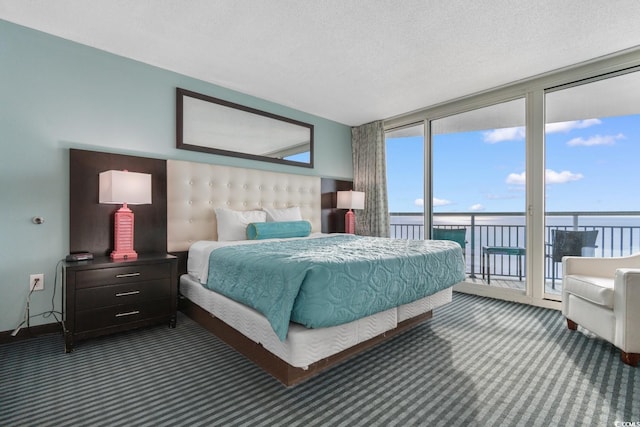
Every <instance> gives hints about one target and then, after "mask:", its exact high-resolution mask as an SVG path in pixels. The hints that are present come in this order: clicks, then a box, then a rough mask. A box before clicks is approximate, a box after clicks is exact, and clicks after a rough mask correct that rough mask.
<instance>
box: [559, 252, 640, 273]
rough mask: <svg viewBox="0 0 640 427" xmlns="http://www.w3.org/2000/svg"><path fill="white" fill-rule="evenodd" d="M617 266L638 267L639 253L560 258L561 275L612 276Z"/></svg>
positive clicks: (639, 264)
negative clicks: (609, 256)
mask: <svg viewBox="0 0 640 427" xmlns="http://www.w3.org/2000/svg"><path fill="white" fill-rule="evenodd" d="M619 268H640V254H635V255H629V256H623V257H611V258H598V257H574V256H568V257H564V258H563V259H562V272H563V275H569V274H581V275H584V276H596V277H614V276H615V274H616V270H617V269H619Z"/></svg>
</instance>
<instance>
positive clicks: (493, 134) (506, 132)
mask: <svg viewBox="0 0 640 427" xmlns="http://www.w3.org/2000/svg"><path fill="white" fill-rule="evenodd" d="M601 123H602V122H601V121H600V120H599V119H586V120H571V121H568V122H558V123H547V124H546V126H545V131H546V133H557V132H564V133H567V132H570V131H572V130H573V129H585V128H588V127H591V126H595V125H599V124H601ZM482 134H483V137H484V138H483V139H484V142H488V143H489V144H495V143H497V142H503V141H520V140H523V139H524V138H525V137H526V131H525V128H524V126H517V127H511V128H501V129H494V130H491V131H488V132H483V133H482Z"/></svg>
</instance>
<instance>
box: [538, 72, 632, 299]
mask: <svg viewBox="0 0 640 427" xmlns="http://www.w3.org/2000/svg"><path fill="white" fill-rule="evenodd" d="M545 111H546V113H545V114H546V117H545V122H546V126H545V183H546V185H545V205H546V212H545V241H546V242H547V251H546V260H545V277H546V286H545V291H546V296H547V297H548V298H560V294H561V289H562V263H561V258H562V256H565V255H575V256H597V257H610V256H619V255H629V254H631V253H633V252H637V251H639V250H640V190H639V189H638V188H639V187H638V183H639V182H640V168H638V166H637V160H638V159H639V158H640V72H637V71H636V72H632V73H627V74H621V75H615V76H611V77H608V78H601V79H592V80H591V81H588V82H581V84H577V85H567V86H564V87H560V88H555V89H554V90H550V91H547V93H546V95H545ZM563 241H572V242H577V241H579V242H580V244H579V245H577V246H576V245H568V244H565V245H562V244H561V243H562V242H563ZM578 246H579V247H578Z"/></svg>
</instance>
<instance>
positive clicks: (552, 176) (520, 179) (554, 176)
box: [506, 169, 584, 185]
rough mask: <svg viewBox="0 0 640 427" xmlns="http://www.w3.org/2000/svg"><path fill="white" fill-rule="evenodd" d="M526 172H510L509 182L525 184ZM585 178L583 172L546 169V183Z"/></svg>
mask: <svg viewBox="0 0 640 427" xmlns="http://www.w3.org/2000/svg"><path fill="white" fill-rule="evenodd" d="M526 178H527V177H526V172H522V173H510V174H509V176H507V179H506V182H507V184H517V185H524V184H525V182H526ZM582 178H584V175H582V174H581V173H573V172H570V171H562V172H556V171H554V170H552V169H546V170H545V171H544V182H545V184H565V183H567V182H571V181H579V180H581V179H582Z"/></svg>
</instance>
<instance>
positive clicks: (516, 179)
mask: <svg viewBox="0 0 640 427" xmlns="http://www.w3.org/2000/svg"><path fill="white" fill-rule="evenodd" d="M506 182H507V184H519V185H524V184H525V182H526V172H522V173H510V174H509V176H507V181H506Z"/></svg>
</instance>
